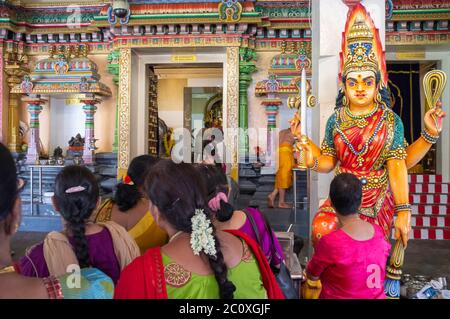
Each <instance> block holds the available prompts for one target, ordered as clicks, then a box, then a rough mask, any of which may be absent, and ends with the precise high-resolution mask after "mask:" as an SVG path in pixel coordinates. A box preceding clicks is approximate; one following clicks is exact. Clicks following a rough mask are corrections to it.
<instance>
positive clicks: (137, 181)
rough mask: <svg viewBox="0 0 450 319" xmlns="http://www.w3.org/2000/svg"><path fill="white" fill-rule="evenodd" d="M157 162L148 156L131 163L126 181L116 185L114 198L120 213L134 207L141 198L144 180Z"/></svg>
mask: <svg viewBox="0 0 450 319" xmlns="http://www.w3.org/2000/svg"><path fill="white" fill-rule="evenodd" d="M157 162H158V159H157V158H156V157H153V156H150V155H141V156H138V157H135V158H134V159H133V160H132V161H131V163H130V166H129V167H128V171H127V176H128V180H126V181H124V182H122V183H120V184H118V185H117V189H116V194H115V197H114V201H115V202H116V204H117V206H118V207H119V210H120V211H122V212H126V211H127V210H129V209H131V208H133V207H134V206H136V204H137V203H138V202H139V200H140V199H141V198H142V191H143V188H144V182H145V178H146V176H147V174H148V172H149V171H150V169H151V168H152V167H153V165H155V164H156V163H157Z"/></svg>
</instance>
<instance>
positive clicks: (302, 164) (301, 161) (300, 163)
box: [296, 135, 309, 171]
mask: <svg viewBox="0 0 450 319" xmlns="http://www.w3.org/2000/svg"><path fill="white" fill-rule="evenodd" d="M298 143H300V144H302V145H307V144H308V143H309V140H308V137H307V136H306V135H302V136H301V137H300V141H299V142H298ZM296 147H297V149H298V154H299V156H298V160H297V168H298V169H300V170H302V171H306V169H307V168H308V166H306V158H305V152H304V151H302V150H301V149H300V147H299V146H296Z"/></svg>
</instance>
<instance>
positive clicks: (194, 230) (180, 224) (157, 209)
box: [114, 160, 283, 299]
mask: <svg viewBox="0 0 450 319" xmlns="http://www.w3.org/2000/svg"><path fill="white" fill-rule="evenodd" d="M145 192H146V194H147V197H148V199H149V203H150V211H151V212H152V214H153V216H154V219H155V221H156V222H157V224H158V225H159V226H160V227H161V228H162V229H164V230H165V231H166V232H167V234H168V235H169V237H170V240H169V243H168V244H167V245H164V246H162V247H160V248H159V247H157V248H152V249H149V250H148V251H147V252H146V253H145V254H144V255H143V256H141V257H139V258H137V259H135V260H134V261H133V262H132V263H131V264H130V265H129V266H128V267H127V268H125V270H124V271H123V272H122V273H121V275H120V279H119V281H118V283H117V286H116V290H115V294H114V297H115V298H117V299H185V298H194V299H203V298H208V299H212V298H221V299H233V298H267V297H268V298H280V299H281V298H283V294H282V292H281V290H280V288H279V287H278V285H277V283H276V281H275V277H274V276H273V274H272V272H271V270H270V266H269V265H268V263H267V260H266V259H265V257H264V254H263V253H262V251H261V249H260V248H259V247H258V246H257V245H256V244H255V242H254V241H253V240H251V239H250V238H249V237H248V236H246V235H245V234H243V233H241V232H239V231H236V230H234V231H232V230H229V231H216V229H215V228H214V226H213V224H212V223H211V219H210V218H211V217H210V215H211V213H210V210H209V208H208V205H207V203H206V192H205V187H204V184H203V181H202V179H201V178H200V176H199V174H198V172H197V171H196V169H195V168H194V167H193V166H192V165H189V164H185V163H181V164H175V163H173V162H172V161H169V160H161V161H160V162H159V163H158V164H156V165H155V166H154V167H153V168H152V170H151V172H150V174H149V176H148V177H147V179H146V184H145Z"/></svg>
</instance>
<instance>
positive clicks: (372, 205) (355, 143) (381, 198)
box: [291, 4, 446, 247]
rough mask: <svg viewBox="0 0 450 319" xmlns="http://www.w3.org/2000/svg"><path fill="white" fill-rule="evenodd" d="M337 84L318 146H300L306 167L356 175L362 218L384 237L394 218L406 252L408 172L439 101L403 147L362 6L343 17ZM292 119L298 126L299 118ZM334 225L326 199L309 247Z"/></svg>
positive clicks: (435, 119)
mask: <svg viewBox="0 0 450 319" xmlns="http://www.w3.org/2000/svg"><path fill="white" fill-rule="evenodd" d="M339 79H340V85H341V86H340V90H339V94H338V96H337V99H336V107H335V110H334V112H333V114H332V115H331V116H330V118H329V119H328V121H327V124H326V131H325V138H324V140H323V142H322V145H321V147H320V148H319V147H318V146H316V145H315V144H314V143H313V142H312V141H311V140H309V139H307V140H306V141H307V142H306V143H305V142H303V143H299V144H301V145H298V146H299V147H300V148H301V149H302V151H304V152H305V162H306V166H307V167H308V168H310V169H313V170H315V171H317V172H320V173H328V172H331V171H332V170H333V169H334V170H335V172H336V174H339V173H343V172H347V173H352V174H354V175H356V176H357V177H358V178H359V179H360V180H361V183H362V185H363V199H362V205H361V208H360V212H359V214H360V218H361V219H363V220H366V221H368V222H370V223H373V224H377V225H379V226H380V227H381V228H382V229H383V230H384V233H385V236H386V239H388V238H389V237H390V235H391V228H392V225H393V224H394V215H395V214H396V215H397V219H396V221H395V224H394V228H395V238H396V239H401V241H402V243H403V247H406V245H407V240H408V236H409V232H410V230H411V226H410V219H411V206H410V203H409V193H408V192H409V186H408V172H407V170H408V168H411V167H413V166H414V165H416V164H417V163H418V162H419V161H420V160H421V159H422V158H423V157H424V155H425V154H426V153H427V152H428V150H429V149H430V147H431V145H432V144H433V143H436V141H437V139H438V137H439V134H440V132H441V130H442V119H443V117H445V115H446V114H445V112H443V111H442V110H441V108H440V103H439V102H438V103H437V105H433V106H432V108H431V109H430V110H429V111H428V112H427V113H426V114H425V117H424V124H425V128H424V129H423V131H422V134H421V137H420V138H419V139H417V140H416V141H415V142H414V143H412V144H411V145H409V146H408V145H407V143H406V140H405V137H404V128H403V123H402V121H401V119H400V117H399V116H398V115H397V114H395V113H394V112H393V111H392V109H391V105H390V99H389V91H388V88H387V72H386V64H385V58H384V52H383V50H382V44H381V41H380V37H379V34H378V30H377V29H376V28H375V26H374V23H373V21H372V19H371V18H370V16H369V14H368V13H367V12H366V10H365V9H364V7H363V6H362V5H361V4H359V5H356V6H355V7H354V8H353V9H352V10H351V11H350V12H349V14H348V17H347V23H346V26H345V32H344V33H343V39H342V52H341V72H340V74H339ZM293 122H294V124H295V123H298V124H300V123H299V117H298V115H297V114H296V115H295V117H294V119H293ZM291 129H293V130H294V131H295V133H296V136H297V137H298V138H299V140H301V139H300V133H299V132H300V130H299V128H298V126H297V127H295V125H293V126H292V122H291ZM303 141H305V139H303ZM336 228H337V218H336V215H335V212H334V209H333V207H332V206H331V202H330V200H329V199H328V200H326V201H325V202H324V203H323V204H322V206H321V207H320V208H319V211H318V213H317V214H316V216H315V218H314V220H313V222H312V237H313V238H312V239H313V243H314V244H315V243H317V241H318V240H319V239H320V238H321V237H322V236H324V235H326V234H327V233H329V232H331V231H333V230H335V229H336Z"/></svg>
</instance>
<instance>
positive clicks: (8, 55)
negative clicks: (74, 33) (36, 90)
mask: <svg viewBox="0 0 450 319" xmlns="http://www.w3.org/2000/svg"><path fill="white" fill-rule="evenodd" d="M5 51H6V52H5V58H4V63H5V65H4V70H5V73H6V75H7V79H6V82H7V83H8V86H9V89H10V91H11V89H12V88H13V87H14V86H16V85H17V84H19V83H21V82H22V77H23V76H24V75H25V74H27V73H28V68H27V67H26V64H27V62H28V59H27V56H26V55H24V54H23V46H22V45H20V46H19V45H17V44H16V43H8V44H7V47H6V50H5ZM19 101H20V96H19V95H18V94H14V93H10V94H9V103H8V142H7V143H8V148H9V150H10V151H11V152H14V153H16V152H20V151H21V149H22V141H21V140H20V135H19V115H18V106H19Z"/></svg>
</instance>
